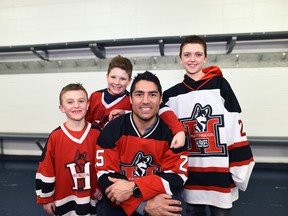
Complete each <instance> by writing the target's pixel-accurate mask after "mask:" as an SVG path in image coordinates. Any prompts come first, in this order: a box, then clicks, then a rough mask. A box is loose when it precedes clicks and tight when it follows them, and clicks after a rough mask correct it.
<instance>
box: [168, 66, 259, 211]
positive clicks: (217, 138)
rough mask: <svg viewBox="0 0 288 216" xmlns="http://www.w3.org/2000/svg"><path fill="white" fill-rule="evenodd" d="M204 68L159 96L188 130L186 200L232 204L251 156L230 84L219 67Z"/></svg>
mask: <svg viewBox="0 0 288 216" xmlns="http://www.w3.org/2000/svg"><path fill="white" fill-rule="evenodd" d="M203 72H204V73H205V75H204V77H203V78H202V79H201V80H199V81H194V80H193V79H191V78H190V77H188V76H187V75H185V77H184V81H183V82H182V83H179V84H177V85H175V86H173V87H171V88H170V89H168V90H166V91H165V92H164V93H163V102H164V103H165V104H166V105H168V106H169V107H170V108H171V109H172V110H173V111H174V112H175V114H176V115H177V116H178V118H179V120H180V121H181V122H182V124H183V126H184V127H185V128H186V131H187V134H188V136H189V137H188V141H189V162H188V176H189V178H188V180H187V182H186V185H185V189H184V199H185V200H186V201H187V202H188V203H191V204H206V205H212V206H217V207H220V208H231V207H232V202H233V201H235V200H236V199H238V188H239V189H241V190H245V189H246V187H247V184H248V181H249V178H250V175H251V172H252V169H253V166H254V160H253V156H252V152H251V149H250V146H249V144H248V141H247V137H246V133H245V132H244V128H243V122H242V119H241V116H240V114H241V108H240V105H239V103H238V101H237V98H236V96H235V94H234V92H233V91H232V88H231V87H230V85H229V83H228V82H227V81H226V79H225V78H223V76H222V72H221V70H220V69H219V68H218V67H216V66H211V67H207V68H205V69H204V70H203Z"/></svg>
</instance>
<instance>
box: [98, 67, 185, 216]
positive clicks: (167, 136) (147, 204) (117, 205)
mask: <svg viewBox="0 0 288 216" xmlns="http://www.w3.org/2000/svg"><path fill="white" fill-rule="evenodd" d="M161 100H162V88H161V85H160V81H159V79H158V78H157V77H156V76H155V75H153V74H152V73H150V72H148V71H146V72H144V73H142V74H138V75H137V76H136V78H135V79H134V81H133V83H132V85H131V95H130V101H131V104H132V112H131V113H128V114H125V115H122V116H120V117H118V118H116V119H115V120H113V121H111V122H110V123H109V124H107V126H106V127H105V128H104V130H103V131H102V133H101V135H100V136H99V139H98V141H97V152H96V171H97V177H98V182H99V185H100V186H101V188H102V190H103V191H105V196H104V198H103V199H102V200H101V201H100V202H99V203H98V205H97V214H99V216H103V215H116V216H119V215H139V214H140V215H143V214H144V211H145V212H146V213H148V214H149V215H159V214H161V215H168V214H169V215H179V214H180V213H181V214H182V215H185V214H184V213H185V210H184V209H183V206H181V207H180V206H179V205H181V202H180V200H181V197H180V193H181V191H182V189H183V185H184V183H185V181H186V179H187V159H188V158H187V156H188V152H187V151H186V146H185V147H182V148H179V149H172V148H170V147H169V146H170V144H171V141H172V138H173V135H172V133H171V131H170V130H169V128H168V127H167V125H166V124H165V123H164V121H163V120H162V119H161V118H159V116H158V111H159V106H160V103H161ZM177 195H178V199H177V197H176V196H177ZM173 196H174V197H173ZM172 197H173V199H172ZM175 205H176V206H175Z"/></svg>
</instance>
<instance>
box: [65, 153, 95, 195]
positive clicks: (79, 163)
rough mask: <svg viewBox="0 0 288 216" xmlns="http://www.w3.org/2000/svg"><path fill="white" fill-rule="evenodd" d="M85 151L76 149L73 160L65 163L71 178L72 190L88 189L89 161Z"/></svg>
mask: <svg viewBox="0 0 288 216" xmlns="http://www.w3.org/2000/svg"><path fill="white" fill-rule="evenodd" d="M86 157H87V152H83V153H80V151H79V150H77V152H76V154H75V157H74V162H73V163H70V164H67V165H66V167H68V168H69V169H70V173H71V176H72V178H73V183H74V186H73V187H72V189H73V190H78V191H83V190H87V189H90V188H91V187H90V162H88V161H87V158H86Z"/></svg>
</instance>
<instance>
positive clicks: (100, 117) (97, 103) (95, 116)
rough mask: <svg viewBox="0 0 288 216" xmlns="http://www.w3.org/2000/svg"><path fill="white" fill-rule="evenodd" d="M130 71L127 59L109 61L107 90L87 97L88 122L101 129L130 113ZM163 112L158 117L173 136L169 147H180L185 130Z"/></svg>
mask: <svg viewBox="0 0 288 216" xmlns="http://www.w3.org/2000/svg"><path fill="white" fill-rule="evenodd" d="M132 70H133V66H132V63H131V61H130V60H129V59H128V58H125V57H122V56H120V55H118V56H116V57H114V58H113V59H112V60H111V61H110V63H109V67H108V71H107V75H106V79H107V85H108V86H107V88H105V89H102V90H98V91H95V92H93V93H92V94H91V96H90V97H89V103H90V106H89V109H88V112H87V114H86V120H87V121H88V122H91V123H92V124H96V125H98V126H99V127H100V128H101V129H103V128H104V126H105V125H106V124H107V123H108V122H109V120H112V119H114V118H116V117H118V116H119V115H121V114H124V113H127V112H130V111H131V104H130V99H129V92H128V91H127V90H126V89H127V86H128V85H129V84H130V82H131V76H132ZM163 110H164V111H163V112H162V113H161V114H160V117H161V118H162V119H163V120H164V121H165V123H166V124H167V125H168V126H169V128H170V129H171V130H172V131H173V134H175V136H174V138H173V141H172V143H171V147H173V148H179V147H182V146H183V145H184V142H185V133H184V131H185V129H184V128H183V127H182V125H181V123H180V122H179V121H178V118H177V116H176V115H175V114H174V113H173V111H172V110H171V109H169V108H167V107H166V109H163Z"/></svg>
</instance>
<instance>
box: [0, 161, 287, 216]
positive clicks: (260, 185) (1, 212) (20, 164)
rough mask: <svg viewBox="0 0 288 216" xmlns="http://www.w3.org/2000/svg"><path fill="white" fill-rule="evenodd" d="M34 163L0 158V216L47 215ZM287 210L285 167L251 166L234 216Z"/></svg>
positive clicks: (273, 215) (269, 215) (278, 215)
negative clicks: (39, 196)
mask: <svg viewBox="0 0 288 216" xmlns="http://www.w3.org/2000/svg"><path fill="white" fill-rule="evenodd" d="M36 169H37V162H34V161H19V160H14V161H11V160H0V216H8V215H9V216H20V215H21V216H47V214H45V212H44V211H43V210H42V206H39V205H37V204H36V198H35V197H36V195H35V190H34V182H35V181H34V178H35V171H36ZM287 212H288V169H287V166H284V168H281V169H275V168H273V167H272V168H267V167H266V168H262V167H259V168H257V166H256V168H255V169H254V171H253V174H252V177H251V180H250V183H249V187H248V189H247V191H246V192H244V193H241V194H240V199H239V200H238V201H237V202H235V204H234V207H233V216H284V215H287Z"/></svg>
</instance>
